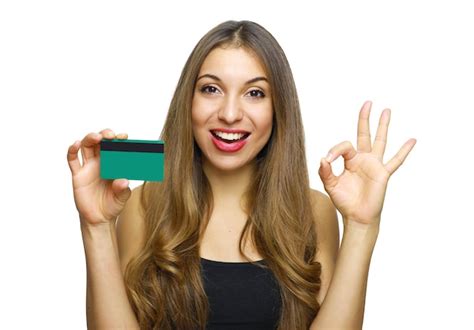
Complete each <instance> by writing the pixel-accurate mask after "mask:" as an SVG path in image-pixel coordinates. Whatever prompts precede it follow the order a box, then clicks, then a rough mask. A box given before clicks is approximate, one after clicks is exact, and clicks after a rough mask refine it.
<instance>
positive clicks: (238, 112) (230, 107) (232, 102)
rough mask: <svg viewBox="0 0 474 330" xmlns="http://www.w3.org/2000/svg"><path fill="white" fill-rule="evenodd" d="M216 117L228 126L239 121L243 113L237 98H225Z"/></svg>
mask: <svg viewBox="0 0 474 330" xmlns="http://www.w3.org/2000/svg"><path fill="white" fill-rule="evenodd" d="M217 117H218V118H219V119H221V120H223V121H225V122H227V123H229V124H232V123H233V122H235V121H239V120H241V119H242V117H243V111H242V108H241V104H240V102H239V100H238V97H235V96H227V97H226V98H225V100H224V102H223V104H222V106H221V108H220V109H219V112H218V113H217Z"/></svg>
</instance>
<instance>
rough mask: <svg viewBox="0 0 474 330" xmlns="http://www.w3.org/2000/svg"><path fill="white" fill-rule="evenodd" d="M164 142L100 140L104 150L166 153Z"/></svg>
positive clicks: (101, 147)
mask: <svg viewBox="0 0 474 330" xmlns="http://www.w3.org/2000/svg"><path fill="white" fill-rule="evenodd" d="M164 147H165V145H164V144H163V143H136V142H109V141H100V150H103V151H133V152H155V153H164V149H165V148H164Z"/></svg>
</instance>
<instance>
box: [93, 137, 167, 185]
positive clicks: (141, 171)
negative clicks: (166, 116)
mask: <svg viewBox="0 0 474 330" xmlns="http://www.w3.org/2000/svg"><path fill="white" fill-rule="evenodd" d="M164 162H165V144H164V141H162V140H120V139H102V140H101V141H100V177H101V178H102V179H106V180H111V179H129V180H144V181H163V177H164Z"/></svg>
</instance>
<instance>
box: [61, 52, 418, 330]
mask: <svg viewBox="0 0 474 330" xmlns="http://www.w3.org/2000/svg"><path fill="white" fill-rule="evenodd" d="M205 73H210V74H213V75H214V76H217V77H219V78H220V81H216V80H215V79H211V78H209V77H207V78H203V79H202V80H200V81H199V83H198V85H197V86H196V91H195V96H194V99H193V111H192V116H193V130H194V134H195V138H196V141H197V143H198V145H199V146H200V148H201V150H202V151H203V155H204V156H205V157H204V162H203V168H204V171H205V173H206V174H207V176H208V177H209V179H210V183H211V187H212V190H213V192H214V195H215V196H216V199H215V205H216V206H215V209H214V212H213V214H212V216H211V221H210V223H209V226H208V229H207V231H206V233H205V235H204V237H203V240H202V248H201V251H200V252H201V256H203V257H206V258H209V259H214V260H222V261H244V260H243V259H241V256H240V255H239V253H238V249H237V240H238V237H239V235H240V232H241V229H242V226H243V223H244V221H245V214H243V212H242V210H241V207H240V197H241V196H242V193H243V191H244V189H245V187H246V185H247V184H248V183H249V180H250V179H251V173H252V167H253V166H254V164H253V160H254V159H255V156H256V155H257V153H258V152H259V151H260V150H261V148H263V146H264V145H265V143H266V142H267V141H268V138H269V136H270V134H271V118H272V115H273V111H272V108H271V103H269V97H268V96H269V95H270V94H269V93H271V91H270V90H269V86H268V84H266V83H265V82H264V81H263V80H261V81H258V82H255V83H253V84H251V85H247V84H245V82H246V81H248V80H249V79H252V78H254V77H260V76H265V75H264V71H263V70H262V66H261V65H260V63H259V62H258V60H257V59H256V58H255V57H253V56H252V54H251V53H248V52H246V51H245V50H243V49H232V48H231V49H225V50H224V49H217V50H215V51H214V52H213V53H211V54H210V55H209V57H208V58H206V61H205V63H204V64H203V66H202V68H201V72H200V76H201V75H202V74H205ZM205 79H206V80H205ZM204 84H206V85H211V86H214V87H215V88H212V89H208V91H212V92H211V93H210V94H201V93H200V89H199V88H200V87H202V85H204ZM252 89H262V90H263V91H264V93H265V92H266V93H265V95H267V97H266V98H259V97H257V100H255V99H254V98H255V97H256V95H258V93H255V92H252V93H250V94H249V93H248V92H249V91H250V90H252ZM371 107H372V103H371V102H370V101H367V102H365V103H364V105H363V106H362V108H361V110H360V112H359V121H358V129H357V131H358V136H357V149H355V148H354V147H353V146H352V144H351V143H350V142H349V141H344V142H342V143H339V144H337V145H335V146H334V147H333V148H331V150H330V151H329V153H328V156H327V157H326V158H323V159H321V162H320V168H319V175H320V177H321V180H322V182H323V185H324V189H325V190H326V192H327V194H328V196H326V195H325V194H323V193H321V192H318V191H316V190H312V195H311V197H312V201H313V204H314V205H317V207H316V206H315V209H314V210H315V213H316V215H317V217H316V219H317V222H316V228H317V231H318V234H319V238H320V240H319V251H318V253H317V260H318V261H319V262H320V263H321V264H322V274H321V283H322V284H321V290H320V292H319V294H318V296H317V299H318V301H319V303H320V305H321V308H320V311H319V313H318V315H317V317H316V318H315V319H314V320H313V322H312V324H311V327H310V329H318V330H319V329H362V323H363V316H364V306H365V295H366V289H367V277H368V271H369V266H370V259H371V257H372V252H373V249H374V247H375V243H376V241H377V238H378V232H379V225H380V219H381V212H382V208H383V202H384V199H385V192H386V189H387V184H388V180H389V178H390V177H391V175H392V174H393V173H394V172H395V171H396V170H397V169H398V168H399V167H400V166H401V164H402V163H403V162H404V161H405V159H406V158H407V156H408V154H409V153H410V151H411V150H412V149H413V147H414V145H415V144H416V139H409V140H408V141H407V142H405V143H404V144H403V146H402V147H401V148H400V149H399V151H398V152H397V154H396V155H394V156H393V157H392V158H391V159H390V160H389V161H388V162H387V163H384V162H383V156H384V152H385V147H386V143H387V132H388V126H389V122H390V115H391V110H390V109H385V110H384V111H383V112H382V114H381V116H380V120H379V126H378V128H377V133H376V137H375V139H374V142H373V144H372V142H371V135H370V129H369V117H370V111H371ZM215 127H232V128H234V127H237V128H241V129H244V130H246V131H249V132H251V133H252V135H251V140H250V141H249V143H248V145H246V146H245V147H244V148H243V149H242V150H241V151H239V152H237V153H235V154H232V155H222V154H220V152H219V151H218V150H217V149H213V148H214V146H213V145H212V142H211V141H210V140H208V136H207V134H208V130H209V128H215ZM102 137H106V138H127V136H126V134H122V135H120V136H116V135H115V134H114V132H113V131H112V130H110V129H107V130H103V131H101V132H100V134H95V133H90V134H88V135H87V136H86V137H85V138H84V140H83V141H82V142H81V141H76V142H75V143H74V144H73V145H71V146H70V147H69V150H68V162H69V166H70V169H71V172H72V174H73V185H74V193H75V200H76V206H77V208H78V211H79V213H80V215H81V217H80V219H81V229H82V231H83V239H84V246H85V250H86V256H87V262H88V297H87V300H88V310H87V311H88V322H89V323H90V324H92V325H93V324H96V325H97V324H101V325H106V326H107V327H113V326H123V325H124V324H128V325H129V327H130V328H136V326H135V325H136V319H135V317H134V315H133V312H132V311H131V308H130V304H129V302H128V300H127V298H126V295H125V289H124V285H123V279H122V273H123V271H124V270H125V266H126V265H127V264H128V262H129V261H130V259H131V258H132V257H133V256H134V255H136V254H137V253H138V252H139V250H140V248H141V246H142V245H143V243H144V242H143V210H141V209H140V208H139V198H140V197H139V196H140V193H141V189H142V186H139V187H137V188H135V189H134V190H133V191H132V192H131V196H128V194H127V193H124V191H126V188H127V186H128V181H127V180H114V181H113V183H112V184H110V185H108V186H101V185H102V184H105V183H102V182H100V186H98V183H97V182H98V180H97V178H96V176H97V170H98V165H97V164H98V143H99V142H100V140H101V139H102ZM79 148H82V149H81V150H82V156H83V165H81V164H80V163H79V160H78V157H77V152H78V150H79ZM244 149H245V150H244ZM340 156H341V157H343V159H344V172H343V173H342V174H341V175H339V176H337V177H336V176H335V175H334V173H333V172H332V167H331V163H332V162H333V161H334V160H336V159H337V158H338V157H340ZM97 191H99V192H100V191H103V193H101V194H100V198H101V200H102V203H100V204H97V205H96V204H95V203H93V201H91V198H90V197H91V196H95V195H94V194H95V193H96V192H97ZM92 192H94V194H93V193H92ZM125 200H126V203H125ZM123 204H124V206H123ZM104 205H105V206H109V208H108V209H106V210H105V211H106V212H105V211H101V207H102V208H103V206H104ZM122 206H123V210H121V208H122ZM336 209H337V210H338V211H339V212H340V214H341V215H342V217H343V224H344V233H343V237H342V242H341V245H340V246H339V228H338V225H337V214H336ZM120 211H121V213H120ZM117 213H120V217H119V218H118V219H117V225H116V230H114V228H113V227H114V223H113V220H115V217H116V214H117ZM85 214H88V215H89V216H87V217H86V216H84V215H85ZM222 219H226V221H225V222H224V221H222ZM219 220H220V221H219ZM244 250H245V252H246V253H247V254H248V255H250V256H251V257H253V259H254V260H259V259H260V258H261V256H259V255H258V253H256V251H255V250H254V249H253V248H252V244H251V243H249V245H248V249H244ZM89 282H90V283H89Z"/></svg>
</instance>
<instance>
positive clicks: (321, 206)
mask: <svg viewBox="0 0 474 330" xmlns="http://www.w3.org/2000/svg"><path fill="white" fill-rule="evenodd" d="M311 200H312V204H313V210H314V215H315V224H316V235H317V245H318V248H317V251H316V260H317V261H318V262H319V263H321V288H320V290H319V293H318V297H317V299H318V302H319V304H322V303H323V301H324V298H325V297H326V293H327V290H328V288H329V285H330V283H331V279H332V276H333V273H334V268H335V266H336V260H337V255H338V253H339V222H338V219H337V211H336V207H335V206H334V204H333V203H332V200H331V198H329V196H328V195H326V194H325V193H322V192H320V191H318V190H314V189H311Z"/></svg>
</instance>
